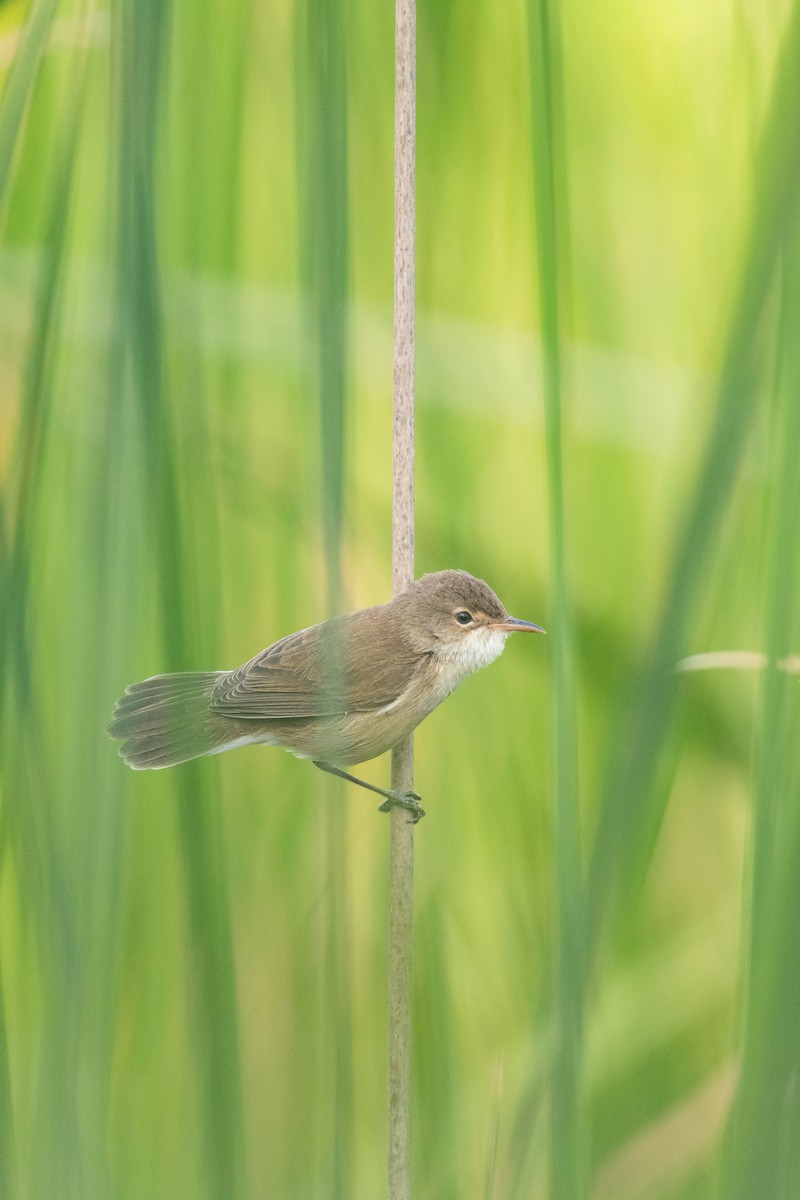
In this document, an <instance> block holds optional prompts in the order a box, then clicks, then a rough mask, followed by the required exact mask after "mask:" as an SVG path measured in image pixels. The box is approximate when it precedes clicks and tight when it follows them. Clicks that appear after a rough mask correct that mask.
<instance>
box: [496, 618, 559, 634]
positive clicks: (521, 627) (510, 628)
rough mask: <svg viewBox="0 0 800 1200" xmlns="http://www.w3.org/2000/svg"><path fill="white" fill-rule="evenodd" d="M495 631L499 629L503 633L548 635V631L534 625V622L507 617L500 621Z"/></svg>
mask: <svg viewBox="0 0 800 1200" xmlns="http://www.w3.org/2000/svg"><path fill="white" fill-rule="evenodd" d="M495 629H499V630H500V631H501V632H502V633H546V632H547V630H546V629H542V627H541V625H534V623H533V621H520V619H519V617H505V619H504V620H502V621H498V622H497V624H496V625H495Z"/></svg>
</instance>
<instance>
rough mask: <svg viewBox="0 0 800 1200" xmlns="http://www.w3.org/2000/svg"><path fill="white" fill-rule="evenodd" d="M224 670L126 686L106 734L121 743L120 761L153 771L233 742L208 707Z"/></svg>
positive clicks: (227, 724) (223, 721) (224, 722)
mask: <svg viewBox="0 0 800 1200" xmlns="http://www.w3.org/2000/svg"><path fill="white" fill-rule="evenodd" d="M224 675H225V672H224V671H206V672H200V671H197V672H186V673H183V674H177V675H154V676H153V678H152V679H145V680H143V681H142V682H141V683H134V684H131V686H130V687H129V688H127V689H126V690H125V694H124V695H123V696H120V698H119V700H118V701H117V703H116V706H115V708H114V713H113V716H112V719H111V723H110V724H109V726H108V733H109V734H110V736H111V737H113V738H120V739H124V740H123V741H122V745H121V746H120V748H119V754H120V757H121V758H123V759H124V760H125V762H126V763H127V764H128V766H130V767H133V768H134V770H137V771H143V770H148V769H149V770H158V769H159V768H161V767H171V766H174V765H175V764H176V763H182V762H188V761H189V759H192V758H199V757H200V756H201V755H203V754H212V753H214V751H217V750H221V749H222V748H223V747H224V746H225V745H226V744H227V743H228V742H230V741H232V740H234V739H235V738H236V731H235V729H234V728H233V727H232V722H231V721H230V720H229V719H228V718H227V717H224V716H220V715H219V713H214V712H212V711H211V709H210V707H209V700H210V698H211V693H212V692H213V690H214V687H215V686H216V684H217V683H218V682H219V680H220V678H221V677H222V676H224Z"/></svg>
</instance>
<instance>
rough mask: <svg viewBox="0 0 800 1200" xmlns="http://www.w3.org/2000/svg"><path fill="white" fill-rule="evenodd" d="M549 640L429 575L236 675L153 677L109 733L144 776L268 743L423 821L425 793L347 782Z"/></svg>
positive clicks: (460, 575)
mask: <svg viewBox="0 0 800 1200" xmlns="http://www.w3.org/2000/svg"><path fill="white" fill-rule="evenodd" d="M518 630H520V631H526V632H532V633H544V630H543V629H542V628H541V627H540V626H539V625H533V624H532V623H531V622H530V621H520V620H518V619H517V618H516V617H510V616H509V615H508V613H507V612H506V610H505V608H504V607H503V605H502V604H501V603H500V601H499V600H498V598H497V596H496V595H495V594H494V592H493V591H492V589H491V588H490V587H489V586H488V585H487V584H485V583H484V582H483V580H481V579H476V578H475V577H474V576H473V575H468V574H467V572H466V571H438V572H437V573H436V574H433V575H424V576H423V577H422V578H421V579H418V580H416V582H415V583H412V584H411V586H410V587H409V588H408V590H407V591H405V592H402V593H401V594H400V595H397V596H395V598H394V599H393V600H390V601H389V603H388V604H379V605H376V606H375V607H374V608H364V609H361V610H360V611H359V612H354V613H349V614H348V615H347V616H344V617H335V618H334V619H333V620H330V621H323V622H322V624H320V625H312V626H311V628H310V629H302V630H300V632H299V633H291V634H289V636H288V637H285V638H282V639H281V640H280V641H279V642H275V643H274V644H273V645H272V646H268V647H267V649H266V650H262V651H261V653H260V654H257V655H256V656H255V658H251V659H250V661H249V662H247V663H245V664H244V666H241V667H237V668H236V669H235V670H233V671H207V672H187V673H182V674H176V675H154V676H153V677H152V678H151V679H145V680H144V681H143V682H142V683H134V684H131V686H130V687H129V688H127V689H126V691H125V695H124V696H121V697H120V699H119V700H118V701H117V703H116V707H115V709H114V715H113V719H112V721H111V724H110V725H109V726H108V732H109V734H110V735H111V737H114V738H123V739H124V741H123V742H122V745H121V746H120V749H119V753H120V755H121V757H122V758H123V759H124V760H125V762H126V763H128V765H129V766H131V767H133V768H134V769H135V770H137V771H140V770H146V769H148V768H150V769H153V770H158V769H159V768H161V767H171V766H173V765H175V764H176V763H182V762H186V761H187V760H189V759H191V758H198V757H200V755H203V754H219V753H220V752H221V751H223V750H232V749H233V748H234V747H235V746H244V745H247V744H249V743H251V742H261V743H262V744H264V745H267V746H282V747H283V748H284V749H286V750H289V751H291V753H292V754H296V755H297V756H298V757H299V758H310V759H311V760H312V762H313V763H314V765H315V766H316V767H319V768H320V769H321V770H323V771H328V772H330V773H331V774H333V775H339V776H341V777H342V778H343V779H348V780H350V781H351V782H352V783H358V784H360V785H361V786H362V787H366V788H368V789H369V790H370V791H373V792H377V793H379V794H380V795H381V796H385V797H386V801H385V803H384V804H382V805H381V808H382V809H383V810H387V809H389V808H391V807H392V805H394V804H400V805H403V807H405V808H407V809H409V811H410V812H411V813H412V814H413V819H414V820H419V818H420V817H421V816H423V815H424V810H423V809H422V808H421V807H420V803H419V800H420V798H419V796H418V795H417V794H416V793H415V792H393V791H387V790H385V789H384V788H379V787H376V786H374V785H373V784H371V783H366V782H365V781H364V780H362V779H357V778H356V777H355V776H354V775H350V774H348V773H347V772H346V771H343V770H341V766H349V765H352V764H354V763H361V762H366V761H367V760H368V759H370V758H376V757H377V756H378V755H379V754H383V753H384V752H385V751H386V750H390V749H391V748H392V746H396V745H397V743H398V742H400V741H402V739H403V738H404V737H406V735H407V734H409V733H411V731H412V729H415V728H416V726H417V725H419V723H420V721H422V720H424V719H425V717H427V716H428V714H429V713H430V712H432V711H433V710H434V708H436V706H437V705H438V704H441V702H442V700H444V699H446V697H447V696H449V695H450V693H451V692H452V691H453V689H454V688H455V687H457V685H458V684H459V683H461V681H462V680H463V679H466V677H467V676H468V675H471V674H472V672H473V671H477V670H478V669H479V668H480V667H485V666H488V665H489V663H490V662H493V661H494V660H495V659H496V658H497V657H498V655H500V654H502V652H503V647H504V646H505V642H506V638H507V637H508V635H509V633H514V632H516V631H518Z"/></svg>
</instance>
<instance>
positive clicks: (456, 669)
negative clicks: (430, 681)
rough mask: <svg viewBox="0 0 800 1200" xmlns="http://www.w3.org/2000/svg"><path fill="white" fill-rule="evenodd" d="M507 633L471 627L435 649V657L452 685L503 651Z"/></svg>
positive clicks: (485, 665)
mask: <svg viewBox="0 0 800 1200" xmlns="http://www.w3.org/2000/svg"><path fill="white" fill-rule="evenodd" d="M507 637H508V634H507V633H503V632H502V631H501V630H499V629H487V628H485V627H484V628H481V629H471V630H470V632H469V633H468V634H466V635H465V636H464V637H463V638H460V639H459V640H458V641H457V642H446V643H445V644H444V645H441V646H439V647H438V648H437V650H436V652H435V653H436V658H437V660H438V661H439V662H440V663H441V665H442V668H443V671H444V672H445V673H446V674H447V675H448V676H449V679H448V682H452V686H453V687H455V686H456V684H458V683H460V682H461V680H462V679H466V677H467V676H468V675H471V674H472V672H473V671H479V670H480V669H481V667H488V666H489V663H493V662H494V660H495V659H496V658H499V657H500V655H501V654H502V653H503V649H504V647H505V644H506V638H507Z"/></svg>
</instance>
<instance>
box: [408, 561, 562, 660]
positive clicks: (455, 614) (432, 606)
mask: <svg viewBox="0 0 800 1200" xmlns="http://www.w3.org/2000/svg"><path fill="white" fill-rule="evenodd" d="M400 599H401V597H399V596H398V597H397V600H400ZM402 600H403V610H404V611H403V615H404V618H405V622H406V626H407V629H408V632H409V634H410V638H411V640H412V641H413V644H414V646H415V648H417V649H418V650H419V651H420V653H426V654H433V655H434V656H435V657H436V658H437V660H439V661H440V662H441V663H442V664H443V665H444V664H452V669H453V670H454V671H455V672H456V673H457V674H458V676H459V677H464V676H466V675H469V674H470V673H471V672H472V671H477V670H478V669H479V668H480V667H485V666H488V664H489V663H490V662H493V661H494V659H496V658H497V657H498V655H500V654H502V652H503V647H504V646H505V643H506V639H507V637H508V635H509V634H510V633H517V632H520V633H544V630H543V629H542V628H541V626H540V625H534V624H533V623H532V622H531V621H521V620H519V619H518V618H517V617H511V616H509V615H508V613H507V612H506V610H505V608H504V607H503V605H502V604H501V602H500V600H499V599H498V597H497V596H496V595H495V593H494V592H493V591H492V589H491V588H490V587H489V585H488V584H486V583H484V582H483V580H482V579H476V578H475V576H474V575H469V574H467V572H466V571H437V572H436V573H435V574H433V575H423V576H422V578H421V579H418V580H416V582H414V583H413V584H412V585H411V587H410V588H409V589H408V591H406V592H405V593H404V594H403V597H402ZM395 603H396V602H395Z"/></svg>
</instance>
